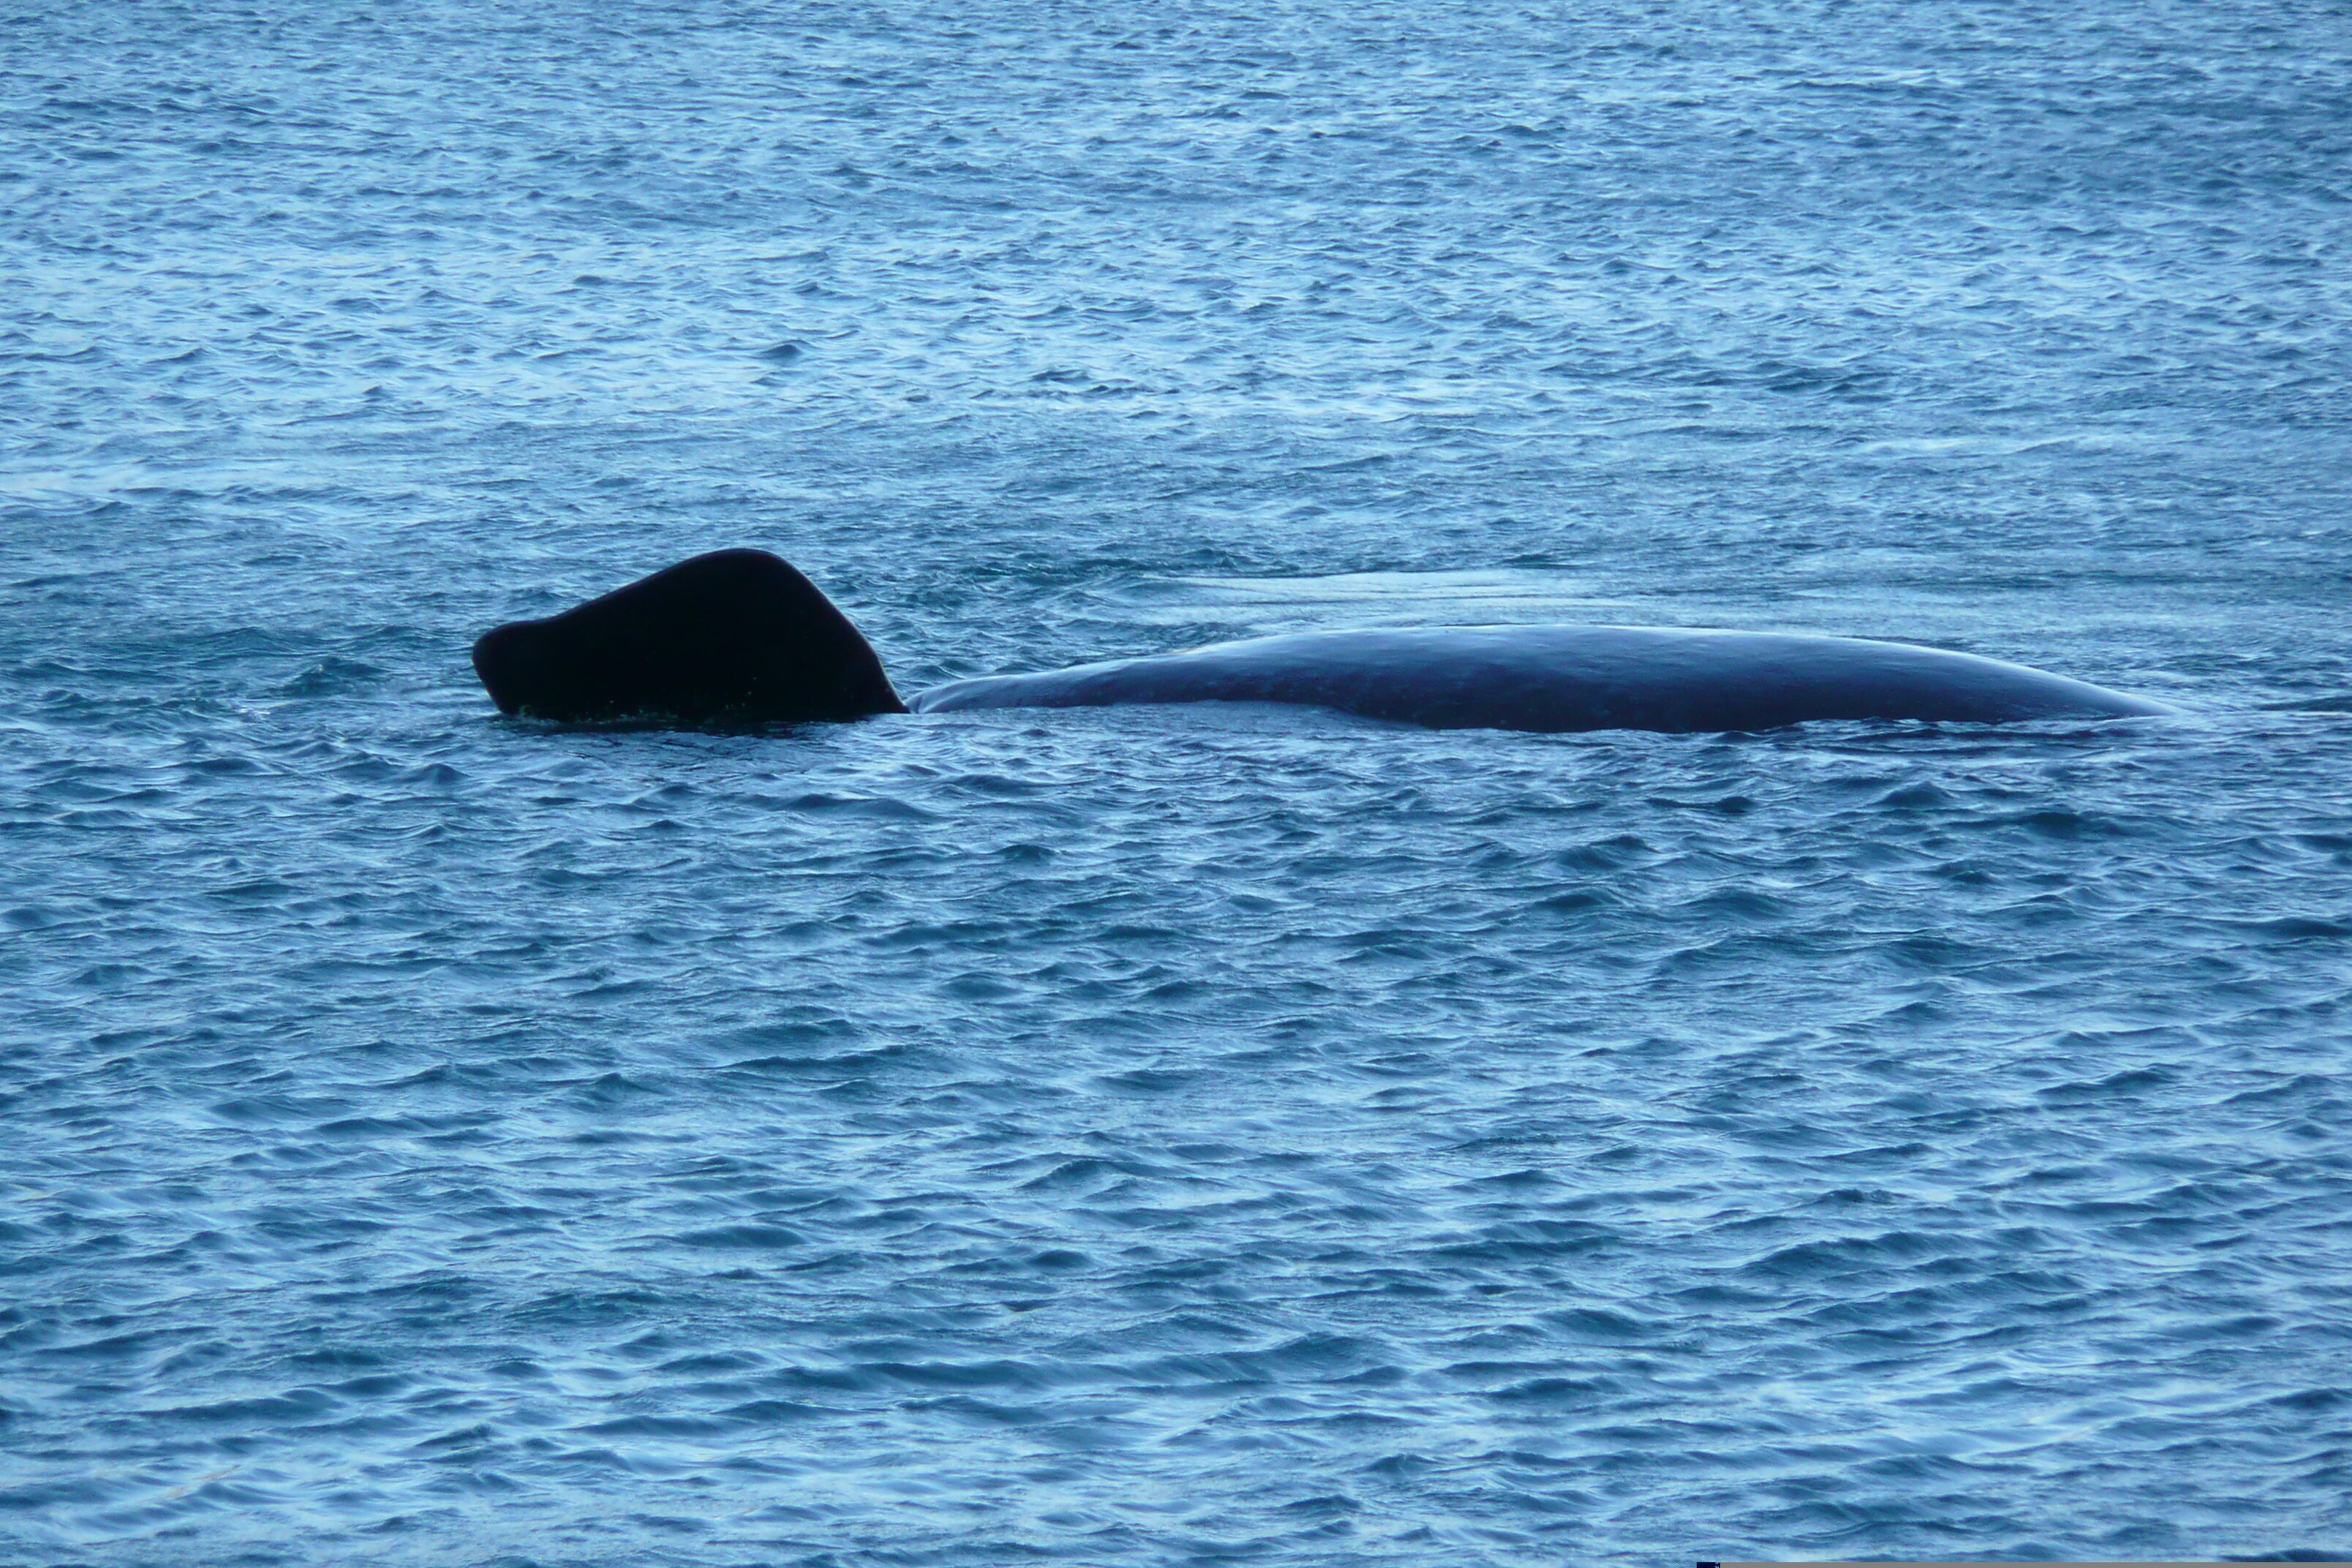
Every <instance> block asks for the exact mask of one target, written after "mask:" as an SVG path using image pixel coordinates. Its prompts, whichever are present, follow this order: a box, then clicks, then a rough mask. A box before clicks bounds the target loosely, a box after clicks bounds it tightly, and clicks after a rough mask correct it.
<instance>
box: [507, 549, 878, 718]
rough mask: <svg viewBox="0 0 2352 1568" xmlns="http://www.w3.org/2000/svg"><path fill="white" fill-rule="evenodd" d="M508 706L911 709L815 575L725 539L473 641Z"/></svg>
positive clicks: (824, 713)
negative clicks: (725, 543) (728, 546)
mask: <svg viewBox="0 0 2352 1568" xmlns="http://www.w3.org/2000/svg"><path fill="white" fill-rule="evenodd" d="M474 673H475V674H477V675H478V676H480V677H481V678H482V685H483V686H484V687H486V688H487V689H488V691H489V694H490V699H491V700H492V701H494V702H496V703H497V704H498V705H499V711H500V712H502V713H523V714H529V715H530V717H532V718H534V719H561V720H566V721H581V720H610V719H635V718H661V719H684V720H688V721H695V722H707V721H711V720H740V721H752V722H759V721H774V722H784V723H793V722H799V721H804V720H813V719H863V718H865V717H866V715H868V714H871V713H904V712H905V711H906V710H907V705H906V704H905V703H904V702H901V701H899V700H898V692H896V691H894V690H892V689H891V688H890V678H889V677H888V676H887V675H885V674H883V673H882V661H881V660H880V659H879V658H876V657H875V654H874V649H873V647H871V645H869V644H868V643H867V642H866V639H865V638H864V637H860V636H859V635H858V632H857V628H856V626H851V625H850V624H849V617H848V616H845V615H843V614H842V613H841V612H840V611H839V610H837V609H835V608H834V605H833V601H832V600H830V599H828V598H826V597H825V596H824V595H823V594H820V593H818V592H817V590H816V584H814V583H812V582H810V581H809V580H808V579H807V578H805V577H803V576H802V575H801V574H800V573H799V572H797V571H795V570H794V569H793V567H792V566H790V565H789V564H787V563H784V562H782V561H781V560H778V559H777V558H776V557H775V556H773V555H771V554H769V553H768V552H766V551H764V550H720V551H715V552H712V553H710V554H709V555H698V556H696V557H695V558H694V559H693V560H691V561H682V562H680V563H677V565H675V566H673V567H671V568H669V569H668V570H667V571H666V572H656V573H655V574H653V575H652V576H650V577H646V578H643V579H641V580H640V581H637V582H635V583H632V584H629V585H628V586H627V587H625V588H615V589H614V590H613V591H612V592H611V593H609V594H607V595H604V597H603V598H601V599H591V600H589V601H588V602H587V603H586V604H584V605H579V606H577V607H576V608H573V609H569V610H566V611H564V612H563V613H562V615H560V616H548V617H547V618H546V619H545V620H543V621H512V622H509V624H507V625H505V626H498V627H495V628H493V629H491V630H489V631H487V632H485V633H483V634H482V636H481V637H480V639H479V640H478V641H477V642H476V643H475V644H474Z"/></svg>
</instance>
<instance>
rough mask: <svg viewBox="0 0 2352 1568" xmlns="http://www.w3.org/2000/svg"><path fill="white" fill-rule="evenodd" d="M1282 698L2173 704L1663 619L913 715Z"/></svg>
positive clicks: (1376, 650)
mask: <svg viewBox="0 0 2352 1568" xmlns="http://www.w3.org/2000/svg"><path fill="white" fill-rule="evenodd" d="M1145 702H1289V703H1307V704H1312V705H1314V706H1318V707H1324V708H1336V709H1339V710H1341V711H1343V712H1348V713H1355V714H1360V715H1362V716H1363V717H1365V718H1370V719H1384V720H1390V721H1397V722H1402V723H1411V724H1422V725H1426V726H1429V727H1430V728H1433V729H1442V730H1443V729H1493V730H1527V731H1549V732H1561V731H1585V730H1654V731H1669V732H1701V731H1743V730H1771V729H1778V728H1780V726H1782V725H1785V724H1798V723H1804V722H1807V721H1814V720H1834V719H1898V720H1906V719H1907V720H1928V721H1950V722H1969V723H2001V722H2009V721H2018V720H2028V719H2058V718H2118V717H2125V716H2128V715H2136V714H2153V713H2162V712H2167V711H2169V710H2168V709H2166V708H2164V707H2163V706H2161V705H2160V704H2157V703H2153V702H2148V701H2145V700H2141V699H2139V698H2136V697H2130V696H2126V695H2125V694H2124V693H2122V692H2117V691H2109V690H2106V689H2104V688H2102V687H2097V686H2092V685H2089V684H2087V683H2085V682H2084V681H2079V680H2070V679H2066V678H2065V677H2063V676H2057V675H2052V674H2049V673H2047V672H2046V671H2042V670H2038V669H2031V668H2026V667H2025V666H2022V665H2015V664H2005V663H2002V662H2001V661H2000V660H1998V659H1990V658H1979V657H1977V656H1975V655H1973V654H1964V653H1953V652H1949V651H1948V650H1945V649H1942V648H1931V647H1914V646H1912V645H1910V644H1907V643H1888V642H1872V641H1865V640H1863V639H1860V638H1853V637H1814V636H1804V635H1793V634H1783V633H1768V632H1726V631H1696V630H1685V629H1682V628H1675V627H1664V626H1458V627H1440V628H1434V629H1429V630H1417V631H1340V632H1309V633H1302V634H1297V635H1294V636H1289V637H1260V638H1256V639H1254V640H1251V641H1247V642H1234V643H1222V644H1218V645H1216V646H1214V647H1204V648H1199V649H1196V650H1194V651H1192V652H1190V653H1178V654H1163V655H1160V656H1157V657H1153V658H1130V659H1116V660H1111V661H1108V662H1106V663H1102V664H1088V665H1080V666H1078V667H1076V668H1071V669H1060V670H1049V671H1045V672H1043V673H1040V674H1035V675H1011V676H992V677H985V678H982V679H976V680H960V681H956V682H954V683H952V684H950V685H947V686H941V687H936V688H934V689H931V690H929V691H926V692H923V693H921V694H920V695H919V696H918V697H917V698H916V699H915V700H914V708H915V710H916V711H918V712H945V711H953V710H961V709H972V708H1028V707H1043V708H1066V707H1091V706H1097V705H1101V704H1106V703H1145Z"/></svg>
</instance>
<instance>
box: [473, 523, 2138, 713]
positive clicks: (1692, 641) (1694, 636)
mask: <svg viewBox="0 0 2352 1568" xmlns="http://www.w3.org/2000/svg"><path fill="white" fill-rule="evenodd" d="M474 668H475V669H476V670H477V671H478V672H479V674H480V675H481V678H482V684H483V685H484V686H485V687H487V688H488V689H489V693H490V695H491V697H492V698H493V699H495V700H497V702H498V705H499V709H500V710H502V711H504V712H507V713H523V714H529V715H530V716H532V717H536V718H542V719H559V720H575V721H576V720H583V719H585V720H597V719H623V718H635V717H648V718H669V719H680V720H686V721H711V720H735V721H770V722H786V723H790V722H798V721H805V720H840V719H856V718H863V717H865V716H866V715H868V714H874V713H904V712H907V711H908V707H909V705H908V704H907V703H905V702H902V701H901V700H899V698H898V692H897V691H895V690H894V689H892V688H891V685H890V680H889V678H888V677H887V676H886V675H885V674H884V673H883V672H882V662H881V660H880V659H879V658H876V657H875V653H874V649H873V648H872V647H870V646H869V645H868V644H867V643H866V639H865V638H864V637H861V636H859V635H858V631H857V628H856V626H852V625H851V624H850V623H849V619H848V617H847V616H844V615H843V614H842V613H841V612H840V611H839V610H837V609H835V607H834V605H833V604H832V603H831V601H829V600H827V599H826V598H825V596H824V595H823V594H821V593H819V592H818V591H817V589H816V587H815V585H814V584H812V583H810V582H809V580H808V579H807V578H805V577H803V576H802V575H801V574H799V573H798V572H796V571H794V570H793V568H792V567H791V566H789V565H787V564H785V563H783V562H782V561H780V560H778V559H777V558H776V557H775V556H772V555H770V554H768V553H766V552H762V551H757V550H723V551H720V552H717V553H716V554H711V555H700V556H697V557H696V558H695V559H693V560H691V561H688V562H685V563H681V564H679V565H677V566H673V567H671V568H669V570H667V571H666V572H658V573H656V574H654V575H653V576H651V577H647V578H646V579H645V580H644V581H642V582H638V583H632V584H629V585H628V586H627V587H625V588H622V589H618V590H616V591H615V592H614V593H610V594H607V595H604V597H603V598H601V599H594V600H591V601H590V602H589V603H587V604H585V605H581V606H579V607H578V608H577V609H573V610H567V611H565V612H564V613H563V614H562V615H560V616H550V617H548V618H547V619H545V620H541V621H518V622H515V623H513V624H512V625H509V626H499V627H498V628H497V629H496V630H494V631H491V632H489V633H488V634H486V635H485V636H484V637H482V639H481V640H480V641H479V642H478V643H476V644H475V645H474ZM1159 702H1290V703H1303V704H1307V705H1311V706H1315V707H1322V708H1336V709H1338V710H1340V711H1342V712H1347V713H1355V714H1360V715H1362V716H1363V717H1365V718H1368V719H1384V720H1391V721H1399V722H1403V723H1411V724H1422V725H1426V726H1428V727H1430V728H1432V729H1439V730H1456V729H1486V730H1531V731H1580V730H1660V731H1672V732H1690V731H1740V730H1774V729H1779V728H1780V727H1781V726H1782V725H1785V724H1801V723H1805V722H1807V721H1812V720H1822V719H1909V720H1928V721H1953V722H1963V723H2002V722H2008V721H2017V720H2027V719H2110V718H2126V717H2132V716H2142V715H2148V714H2158V713H2168V712H2170V711H2172V710H2171V709H2169V708H2168V707H2166V706H2165V705H2163V704H2161V703H2158V702H2151V701H2147V700H2144V699H2141V698H2137V697H2130V696H2126V695H2125V694H2124V693H2122V692H2119V691H2109V690H2106V689H2104V688H2102V687H2097V686H2092V685H2088V684H2086V683H2084V682H2083V681H2079V680H2069V679H2066V678H2065V677H2063V676H2058V675H2051V674H2047V673H2045V672H2044V671H2042V670H2038V669H2029V668H2025V667H2024V666H2023V665H2016V664H2004V663H2002V662H2000V660H1998V659H1990V658H1978V657H1977V656H1975V655H1974V654H1965V653H1951V652H1948V651H1946V650H1944V649H1942V648H1932V647H1915V646H1913V645H1911V644H1909V643H1891V642H1871V641H1865V640H1863V639H1860V638H1855V637H1814V636H1806V635H1798V634H1790V633H1779V632H1724V631H1694V630H1685V629H1682V628H1678V627H1664V626H1452V627H1439V628H1433V629H1430V630H1423V631H1339V632H1304V633H1299V634H1297V635H1294V636H1289V637H1257V638H1254V639H1252V640H1250V641H1247V642H1233V643H1220V644H1218V645H1216V646H1215V647H1204V648H1199V649H1195V650H1194V651H1192V652H1190V653H1171V654H1158V655H1153V656H1150V657H1147V658H1124V659H1113V660H1109V661H1108V662H1105V663H1101V664H1082V665H1079V666H1077V667H1076V668H1070V669H1055V670H1047V671H1045V672H1042V673H1039V674H1034V675H993V676H985V677H982V678H981V679H976V680H958V681H951V682H950V683H949V684H948V685H945V686H940V687H935V688H933V689H931V690H929V691H926V692H923V693H921V694H919V696H917V697H916V698H915V700H914V702H913V704H912V709H913V710H914V711H916V712H921V713H938V712H952V711H957V710H964V709H973V708H1081V707H1098V706H1102V705H1105V704H1109V703H1159Z"/></svg>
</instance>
